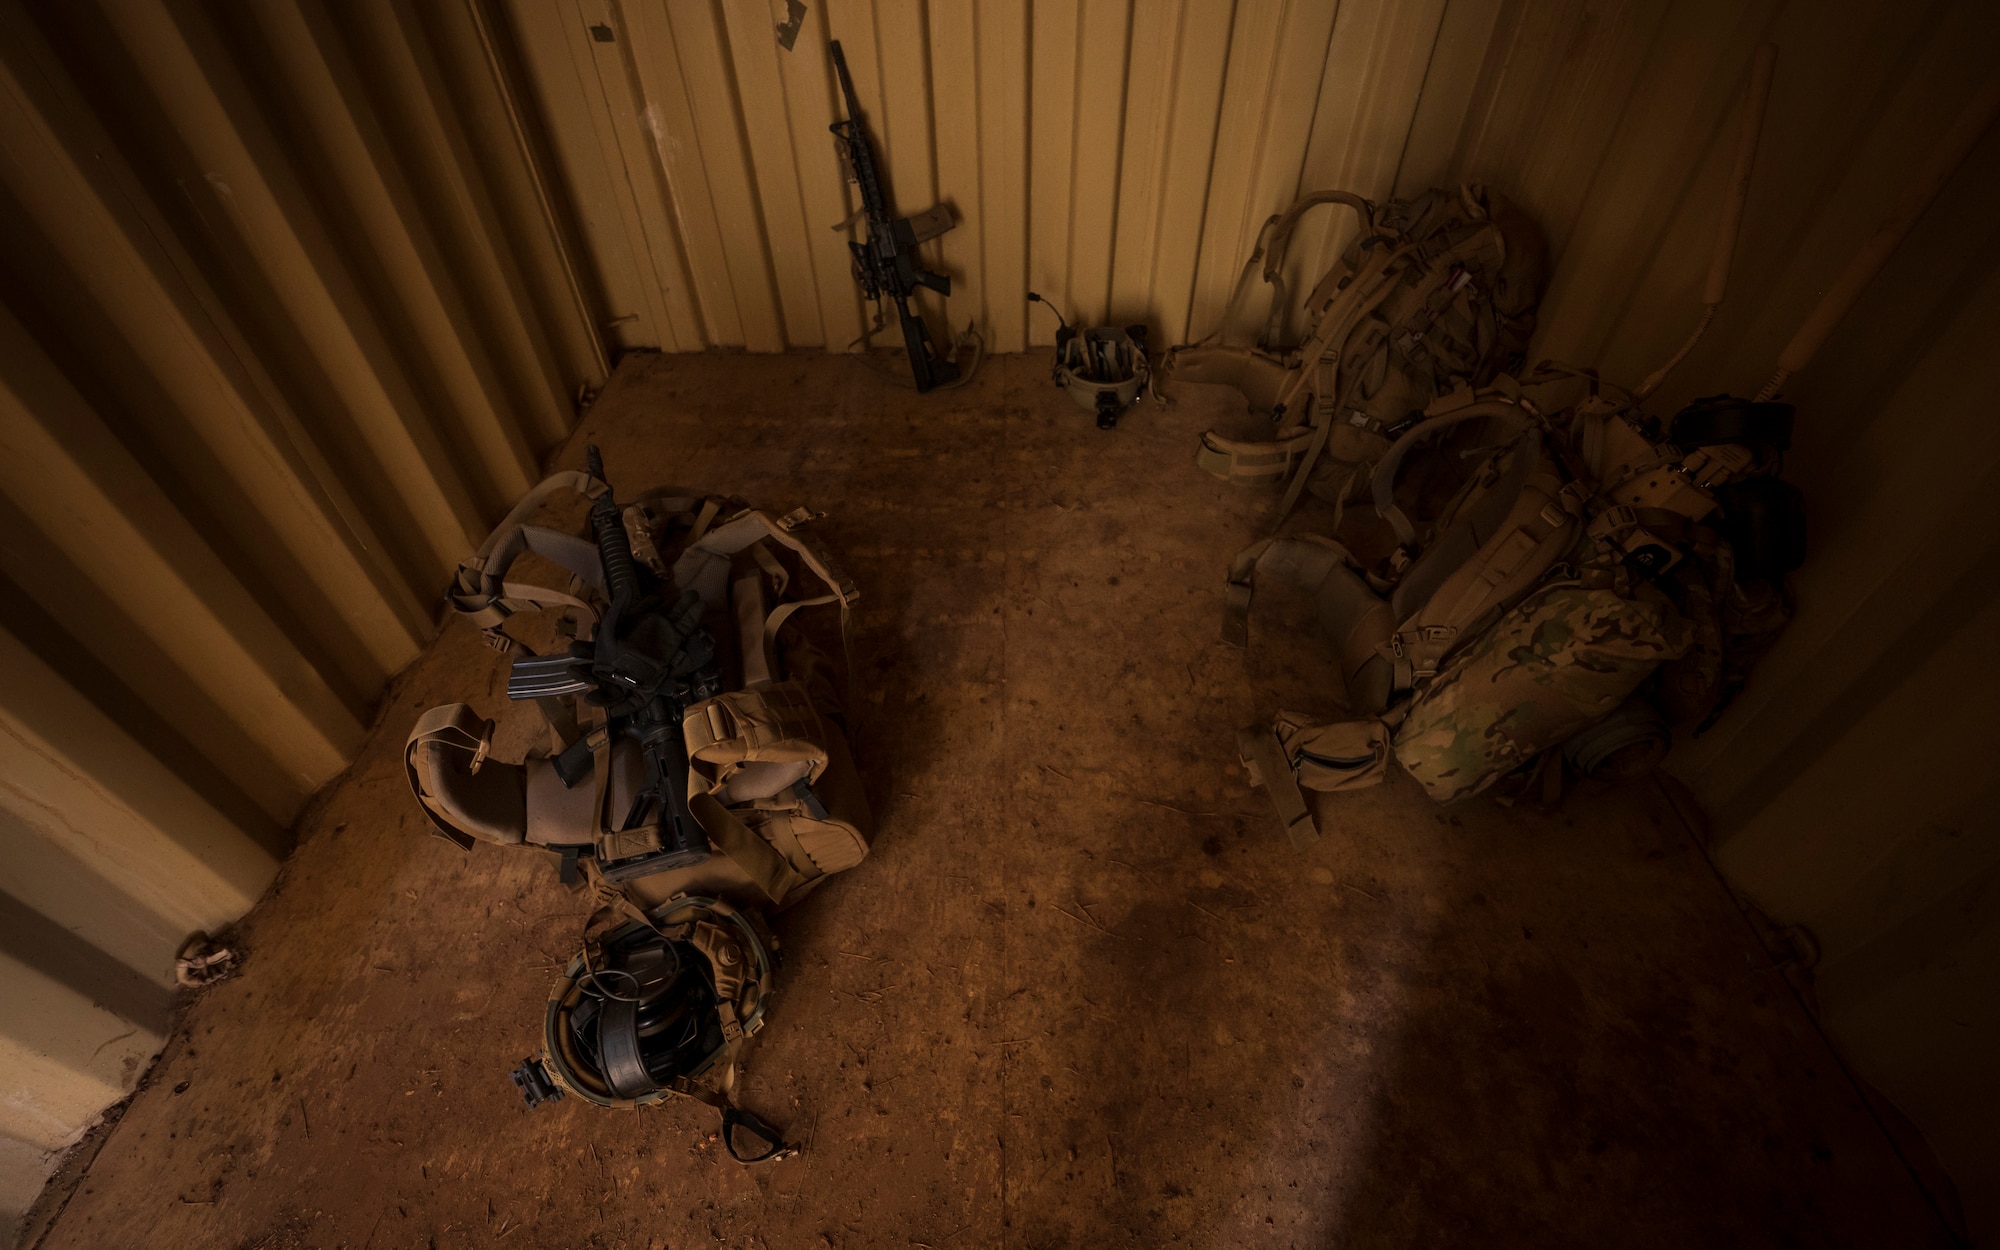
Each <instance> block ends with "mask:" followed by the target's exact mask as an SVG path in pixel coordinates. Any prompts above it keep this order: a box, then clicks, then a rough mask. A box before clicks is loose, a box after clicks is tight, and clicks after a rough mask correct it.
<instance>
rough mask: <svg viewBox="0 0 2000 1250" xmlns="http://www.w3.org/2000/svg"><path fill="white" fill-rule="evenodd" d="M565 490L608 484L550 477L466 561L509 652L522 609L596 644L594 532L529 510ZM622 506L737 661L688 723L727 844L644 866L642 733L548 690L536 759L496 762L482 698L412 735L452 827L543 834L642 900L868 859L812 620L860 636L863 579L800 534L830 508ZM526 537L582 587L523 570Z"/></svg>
mask: <svg viewBox="0 0 2000 1250" xmlns="http://www.w3.org/2000/svg"><path fill="white" fill-rule="evenodd" d="M566 490H570V491H575V492H577V493H579V494H582V495H583V496H585V497H586V498H593V499H594V498H595V497H596V496H598V495H601V494H603V493H604V489H603V484H602V482H601V481H599V480H598V479H596V478H593V477H591V476H590V475H588V474H583V473H560V474H556V475H554V476H552V477H551V478H549V479H548V480H547V481H545V482H543V483H541V484H540V485H538V486H536V487H535V488H534V489H533V490H531V491H530V492H529V493H528V495H527V496H525V497H524V498H523V500H522V501H521V503H520V504H519V505H517V506H516V507H515V509H514V510H513V511H512V512H511V513H510V514H509V515H508V517H507V519H506V520H505V521H503V522H502V523H501V525H500V526H499V527H498V528H497V529H496V530H495V531H494V533H493V534H492V536H491V537H489V538H488V539H487V541H486V542H485V543H484V544H482V545H481V547H480V549H479V551H478V552H477V553H475V554H474V555H473V556H472V557H470V558H469V559H467V560H466V561H465V562H464V563H463V564H462V565H461V566H460V568H459V572H458V575H457V578H456V580H455V582H454V586H453V590H452V594H451V601H452V604H453V607H454V608H455V609H456V610H457V611H458V612H459V614H460V615H462V616H463V617H465V618H466V619H467V620H469V621H471V622H472V623H473V624H475V625H479V626H481V627H482V628H483V629H485V630H486V632H487V634H488V635H489V637H490V638H492V639H494V640H495V641H496V644H497V645H499V646H500V647H501V649H503V650H516V649H520V645H519V643H518V642H516V641H515V640H513V639H510V638H509V637H508V636H507V635H506V634H505V633H503V632H502V631H501V626H502V624H503V623H504V622H505V621H507V619H508V618H509V617H511V616H513V615H514V614H516V613H518V612H523V611H536V610H545V609H556V610H560V611H561V612H562V613H563V614H564V619H563V621H562V623H561V627H560V628H561V632H562V633H563V634H564V635H565V636H568V637H575V638H578V639H588V638H590V637H591V635H592V632H593V630H594V629H595V627H596V625H597V623H598V621H599V620H600V619H601V617H602V616H603V613H604V611H605V591H604V586H605V578H604V572H603V569H602V567H601V566H600V559H599V555H598V550H597V547H596V545H595V544H594V543H593V542H592V541H591V540H590V539H588V538H582V537H578V536H576V535H574V534H569V533H564V532H561V531H557V530H551V529H547V528H543V527H538V526H533V525H528V524H526V521H527V519H528V517H529V516H531V515H532V514H533V513H534V511H535V510H536V509H537V508H538V507H540V506H541V505H542V503H544V502H545V501H546V500H547V499H549V498H550V497H552V496H554V495H557V494H560V493H561V492H563V491H566ZM623 516H624V527H625V532H626V534H627V536H628V537H629V538H630V539H631V545H632V549H633V555H634V557H635V558H636V559H637V561H638V562H639V563H640V564H643V565H645V566H647V567H648V568H649V569H650V570H652V572H653V575H654V576H655V577H656V578H658V580H659V581H660V582H662V583H663V584H666V585H670V586H671V587H672V588H673V589H674V590H676V591H678V592H680V593H681V594H683V595H684V596H687V597H688V599H689V603H690V605H691V606H690V608H689V613H688V614H689V616H690V619H692V618H693V617H695V616H697V615H698V617H699V620H700V621H701V623H702V624H703V625H705V626H706V627H707V628H708V630H709V632H710V633H711V634H712V635H713V636H714V637H715V639H716V641H717V642H718V643H719V644H721V645H720V646H719V648H718V649H719V650H720V651H721V652H722V653H724V655H725V656H726V657H727V658H728V660H729V662H728V663H727V664H725V665H723V666H722V669H723V673H724V678H723V682H722V684H723V685H724V687H725V688H724V689H722V690H720V691H719V692H718V693H716V694H714V695H713V696H711V697H708V698H706V699H701V700H699V701H696V702H692V703H691V704H690V705H689V706H687V707H686V709H685V711H684V713H683V715H682V719H681V732H682V738H683V742H684V745H685V748H686V755H687V761H688V774H687V790H688V793H687V806H688V810H689V812H690V813H691V814H692V816H693V817H694V819H695V821H696V823H697V824H698V825H699V826H700V829H701V832H702V833H703V834H704V835H705V836H706V838H707V840H708V842H709V844H710V847H711V850H712V854H711V855H710V856H709V858H708V859H707V860H706V861H705V862H702V863H699V864H695V865H692V866H689V867H677V868H671V869H669V870H666V871H646V870H645V869H646V864H647V859H646V852H647V851H648V850H652V849H657V847H658V840H657V838H656V837H654V836H653V833H652V830H651V829H650V828H649V827H644V826H641V827H637V828H628V827H626V826H627V825H628V824H629V823H630V822H628V821H626V820H624V819H622V818H621V814H623V813H626V812H628V811H630V810H632V808H633V806H634V804H635V800H636V799H637V798H638V797H639V796H640V795H641V793H642V788H643V787H644V785H645V784H646V765H645V760H644V755H643V752H642V749H641V747H640V744H639V743H637V742H635V741H633V740H632V739H631V738H630V737H629V736H623V735H620V736H618V737H616V738H615V739H614V738H613V737H612V735H610V734H609V733H607V732H606V717H605V715H604V713H603V711H602V710H601V709H599V708H597V707H593V706H591V705H590V704H589V703H588V702H587V701H586V700H585V699H584V698H583V697H582V696H576V697H543V698H538V699H536V703H537V704H538V706H539V707H540V708H541V710H542V713H543V716H544V718H545V720H546V722H547V725H548V739H547V743H546V745H545V746H543V747H540V748H537V749H534V750H531V751H529V752H528V753H527V755H526V756H525V758H523V759H521V760H519V761H501V760H498V759H495V758H493V757H492V754H491V750H492V736H493V728H494V726H493V722H492V721H490V720H487V719H485V718H483V717H481V716H479V715H478V714H477V713H475V712H474V711H473V710H472V709H471V708H470V707H469V706H467V705H466V704H463V703H453V704H446V705H444V706H442V707H437V708H433V709H431V710H430V711H429V712H427V713H425V714H424V715H423V716H422V717H421V718H419V720H418V721H417V724H416V725H415V727H414V728H413V729H412V730H411V732H410V736H409V739H408V741H407V744H406V747H405V764H406V767H407V771H408V775H409V779H410V785H411V788H412V790H413V791H414V792H415V794H416V796H417V798H418V800H419V802H420V803H421V804H422V805H423V808H424V812H425V815H426V816H427V817H428V819H429V820H430V822H431V825H432V827H433V828H434V829H435V830H436V832H438V833H439V834H440V835H442V836H444V837H445V838H447V839H449V840H451V841H452V842H454V843H456V844H457V845H459V846H461V847H465V848H470V847H471V846H472V844H473V843H474V842H475V841H485V842H492V843H496V844H500V845H531V846H539V847H543V848H546V849H548V850H551V851H553V852H555V853H556V854H557V855H558V856H559V858H560V861H561V864H562V871H563V873H564V877H565V879H566V880H574V879H576V877H577V876H579V875H588V876H589V877H590V878H592V880H593V881H594V882H596V883H597V884H598V885H599V886H600V887H602V888H603V889H604V890H605V892H607V893H613V892H615V893H623V894H625V895H627V896H628V897H630V898H631V899H632V900H633V901H634V902H635V903H637V904H638V905H640V906H651V905H654V904H657V903H660V902H663V901H665V900H666V899H669V898H672V897H674V896H676V895H679V894H684V893H685V894H697V895H704V896H709V897H714V898H720V899H726V900H729V901H732V902H735V903H737V904H739V905H748V906H755V907H764V908H773V907H784V906H787V905H789V904H791V903H793V902H796V901H797V900H798V899H799V898H801V897H803V896H804V895H805V894H806V893H807V892H808V891H810V890H811V889H812V888H814V887H815V886H817V885H818V884H819V882H821V881H823V880H824V879H825V878H826V877H828V876H830V875H832V874H833V873H837V872H841V871H844V870H845V869H848V868H851V867H853V866H854V865H856V864H858V863H860V862H861V860H862V858H863V857H864V856H866V855H867V853H868V846H869V840H870V838H871V836H872V833H873V820H872V817H871V815H870V813H869V810H868V802H867V798H866V796H865V795H864V793H863V791H862V788H861V784H860V778H859V776H858V774H857V772H856V770H855V766H854V760H853V756H852V752H851V751H850V749H849V746H848V742H847V738H846V726H845V711H844V708H843V705H842V701H841V699H840V696H839V683H838V682H837V681H836V680H835V678H834V674H833V671H832V670H833V665H832V663H831V661H830V660H829V659H828V656H827V654H826V653H825V651H824V650H822V649H821V648H820V647H818V646H816V645H814V643H813V642H812V641H811V640H810V639H809V638H808V637H807V636H806V634H805V632H804V630H803V628H802V621H803V618H802V617H800V616H799V615H798V614H799V613H800V612H801V611H803V610H805V609H810V608H834V609H837V611H838V615H839V631H840V632H839V636H840V638H841V639H842V640H843V643H844V640H845V637H846V628H847V617H848V612H849V609H850V608H851V606H852V605H853V603H854V601H855V599H856V598H857V597H858V591H857V590H856V589H855V587H854V584H853V582H852V581H850V580H849V579H848V578H847V576H846V575H845V574H844V573H843V572H841V571H840V570H839V568H838V567H837V566H836V565H835V563H834V562H833V560H832V558H831V557H830V556H829V555H828V554H827V552H826V551H825V549H824V548H823V547H822V546H821V545H820V544H819V543H818V542H816V541H815V540H814V539H813V538H812V537H811V536H810V535H808V534H806V533H803V532H801V531H802V530H803V527H804V526H805V525H806V524H807V523H808V522H809V521H811V520H812V519H814V514H812V513H810V512H808V511H807V510H805V509H799V510H797V511H795V512H793V513H791V514H789V515H786V516H784V517H773V516H771V515H770V514H769V513H766V512H760V511H757V510H754V509H749V508H745V507H743V506H741V505H740V504H739V503H736V502H734V501H730V500H725V499H721V498H717V497H713V496H702V495H696V494H692V493H688V492H672V491H660V492H653V493H651V494H648V495H645V496H641V497H640V498H639V499H638V500H636V501H635V502H633V503H632V504H630V505H628V506H626V507H625V509H624V512H623ZM528 552H533V553H534V554H536V555H539V556H542V557H543V558H545V559H547V560H549V561H551V562H552V563H554V564H556V565H557V566H558V567H560V568H562V569H563V570H565V571H567V572H568V573H569V575H570V576H569V578H568V581H567V583H566V584H565V585H564V586H563V587H562V588H560V589H557V588H553V587H546V586H540V585H535V584H531V583H525V582H515V581H509V580H508V573H509V571H510V569H511V567H512V565H513V564H514V562H515V560H516V559H517V558H519V557H520V556H521V555H522V554H524V553H528ZM697 600H698V603H696V602H695V601H697ZM552 658H553V659H556V660H560V657H552ZM516 671H517V673H518V672H519V668H518V667H517V670H516ZM510 685H511V682H510ZM628 865H636V866H637V869H638V871H634V870H632V869H631V868H628V867H626V866H628Z"/></svg>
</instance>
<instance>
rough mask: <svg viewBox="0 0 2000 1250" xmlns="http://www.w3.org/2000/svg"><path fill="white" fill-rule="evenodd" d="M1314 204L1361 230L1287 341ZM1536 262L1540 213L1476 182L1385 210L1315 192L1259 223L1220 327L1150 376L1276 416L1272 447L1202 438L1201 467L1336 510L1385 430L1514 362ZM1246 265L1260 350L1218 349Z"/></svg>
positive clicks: (1543, 253) (1385, 441) (1377, 452)
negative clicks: (1299, 233) (1297, 253)
mask: <svg viewBox="0 0 2000 1250" xmlns="http://www.w3.org/2000/svg"><path fill="white" fill-rule="evenodd" d="M1323 204H1341V205H1345V206H1346V207H1348V208H1349V209H1351V210H1353V212H1354V213H1355V215H1356V216H1357V217H1359V218H1360V221H1361V231H1360V234H1359V236H1358V237H1357V238H1356V239H1355V241H1354V242H1353V243H1352V244H1351V245H1350V246H1349V247H1348V248H1347V249H1346V251H1345V252H1344V253H1343V255H1342V256H1341V258H1340V261H1339V262H1338V263H1337V264H1335V265H1334V266H1333V267H1332V268H1331V269H1329V270H1327V272H1326V273H1325V275H1324V276H1322V277H1321V278H1320V280H1319V282H1318V283H1317V284H1316V285H1315V286H1314V287H1313V289H1312V291H1311V292H1310V293H1309V294H1308V295H1307V297H1306V299H1305V302H1304V309H1305V315H1306V332H1305V336H1304V338H1302V339H1301V340H1300V341H1299V342H1298V343H1296V344H1293V345H1289V346H1281V345H1280V343H1281V339H1282V336H1283V327H1284V321H1285V318H1286V316H1287V315H1288V314H1289V313H1290V311H1291V309H1290V307H1289V305H1288V299H1289V295H1288V292H1287V290H1286V284H1285V277H1284V269H1285V260H1286V254H1287V250H1288V247H1289V244H1290V242H1291V240H1292V237H1293V235H1294V233H1295V232H1296V229H1297V227H1298V225H1299V222H1300V220H1301V218H1303V217H1304V216H1305V214H1306V213H1307V212H1309V211H1310V210H1312V209H1314V208H1316V207H1318V206H1320V205H1323ZM1546 268H1547V247H1546V244H1545V243H1544V242H1543V239H1542V234H1541V231H1540V230H1539V229H1538V228H1537V227H1536V226H1535V224H1534V222H1533V221H1532V220H1530V219H1529V218H1528V216H1527V215H1526V214H1525V213H1523V212H1521V211H1520V210H1519V209H1518V208H1516V207H1515V206H1514V205H1513V204H1512V203H1510V202H1509V201H1508V200H1507V199H1506V198H1505V197H1503V196H1501V195H1498V194H1496V193H1493V192H1490V191H1487V190H1485V189H1484V188H1482V187H1480V186H1478V185H1476V184H1473V185H1467V186H1463V187H1460V188H1459V189H1458V190H1456V191H1446V190H1432V191H1427V192H1425V193H1424V194H1422V195H1419V196H1417V197H1415V198H1413V199H1409V200H1391V201H1389V202H1387V203H1384V204H1380V205H1377V204H1374V203H1372V202H1370V201H1369V200H1366V199H1364V198H1362V197H1361V196H1358V195H1354V194H1351V193H1349V192H1345V191H1316V192H1313V193H1311V194H1309V195H1305V196H1302V197H1301V198H1300V199H1299V200H1298V201H1297V202H1295V203H1294V204H1293V205H1292V206H1291V207H1289V208H1287V209H1286V210H1285V211H1284V212H1282V213H1279V214H1277V215H1275V216H1273V217H1272V218H1271V219H1270V220H1269V221H1267V222H1266V223H1265V224H1264V228H1263V229H1262V231H1260V232H1259V234H1258V236H1257V244H1256V247H1255V248H1254V249H1253V250H1252V252H1251V254H1250V259H1249V261H1248V262H1246V264H1245V265H1244V268H1243V273H1242V276H1241V278H1240V279H1239V280H1238V282H1237V285H1236V289H1235V291H1234V292H1233V293H1232V295H1231V297H1230V301H1229V306H1228V308H1227V310H1226V311H1225V312H1224V315H1223V319H1222V322H1221V325H1220V326H1219V327H1218V328H1217V330H1216V331H1215V332H1213V333H1211V334H1210V335H1209V336H1208V337H1207V338H1205V339H1203V340H1202V341H1200V342H1198V343H1195V344H1191V345H1189V346H1186V347H1180V348H1176V349H1174V350H1173V351H1171V352H1169V353H1168V354H1167V358H1166V360H1165V361H1164V362H1163V364H1162V366H1161V370H1160V376H1159V378H1158V379H1157V381H1158V384H1159V385H1161V386H1167V385H1169V384H1171V383H1173V382H1216V383H1222V384H1224V385H1228V386H1232V387H1234V388H1236V389H1237V390H1238V391H1240V392H1242V393H1243V395H1244V397H1245V399H1246V400H1247V401H1248V403H1249V406H1250V408H1251V410H1252V411H1253V412H1256V413H1260V414H1263V415H1265V416H1268V417H1269V418H1270V420H1271V421H1272V423H1273V425H1274V427H1275V428H1274V435H1275V437H1274V439H1272V440H1270V441H1259V440H1237V439H1232V438H1227V437H1224V436H1223V435H1221V434H1219V433H1216V432H1214V431H1210V432H1209V433H1208V434H1205V435H1204V436H1203V437H1202V443H1201V449H1200V451H1199V452H1198V454H1197V456H1196V460H1197V463H1199V464H1200V466H1201V467H1202V468H1203V469H1204V470H1206V471H1208V472H1209V473H1212V474H1214V475H1215V476H1217V477H1220V478H1224V479H1226V480H1229V481H1233V482H1240V483H1246V484H1258V485H1273V486H1275V485H1278V484H1281V483H1282V484H1284V486H1285V491H1284V496H1283V502H1282V503H1281V504H1280V505H1279V512H1280V514H1281V515H1282V514H1283V513H1285V512H1289V511H1290V510H1291V508H1292V506H1293V505H1294V504H1295V503H1296V502H1297V501H1298V498H1299V496H1300V493H1301V491H1303V490H1304V489H1306V488H1308V487H1310V488H1311V489H1312V491H1313V492H1314V493H1315V494H1317V495H1320V496H1321V497H1323V498H1326V499H1327V500H1329V501H1331V502H1334V503H1336V504H1342V503H1345V502H1346V500H1347V498H1348V495H1349V491H1350V490H1351V489H1352V488H1353V487H1355V486H1356V484H1357V483H1359V482H1362V481H1365V480H1366V471H1367V467H1368V466H1369V465H1371V464H1373V463H1374V462H1375V461H1376V460H1378V459H1379V458H1380V457H1381V456H1382V454H1383V453H1384V452H1386V451H1387V450H1388V448H1389V445H1390V441H1391V437H1392V436H1393V434H1395V433H1397V432H1400V429H1401V428H1403V427H1406V426H1407V425H1408V424H1410V422H1412V421H1413V420H1415V419H1416V418H1417V417H1418V415H1419V414H1421V413H1422V412H1423V410H1424V409H1425V408H1426V407H1428V406H1429V405H1430V404H1431V403H1432V402H1433V401H1434V400H1436V399H1437V398H1438V397H1439V396H1440V395H1444V394H1446V393H1448V392H1449V391H1451V390H1452V389H1453V388H1454V387H1455V386H1459V385H1469V386H1474V387H1478V386H1484V385H1486V384H1487V383H1488V382H1490V381H1491V380H1492V379H1493V378H1494V377H1495V376H1496V375H1497V374H1499V373H1501V372H1502V371H1508V370H1512V371H1519V369H1520V368H1521V365H1522V353H1523V352H1524V351H1525V350H1526V348H1527V343H1528V337H1529V335H1530V334H1532V333H1533V331H1534V326H1535V308H1536V305H1537V304H1538V303H1539V302H1540V301H1541V296H1542V288H1543V285H1544V282H1545V278H1546ZM1253 274H1259V275H1261V277H1262V279H1263V282H1264V284H1265V286H1266V288H1267V290H1268V293H1269V301H1270V302H1269V313H1268V316H1267V319H1266V321H1265V325H1264V328H1263V332H1262V334H1261V335H1260V336H1259V338H1258V343H1257V346H1255V347H1229V346H1219V345H1217V342H1216V341H1217V340H1218V339H1219V338H1220V337H1221V335H1222V334H1223V332H1224V331H1225V330H1226V328H1227V327H1228V326H1229V325H1230V324H1231V321H1232V319H1233V318H1234V316H1235V315H1236V310H1237V309H1238V308H1239V307H1240V305H1241V304H1242V302H1243V300H1244V297H1245V295H1246V294H1247V290H1248V287H1249V285H1250V278H1251V276H1252V275H1253Z"/></svg>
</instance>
